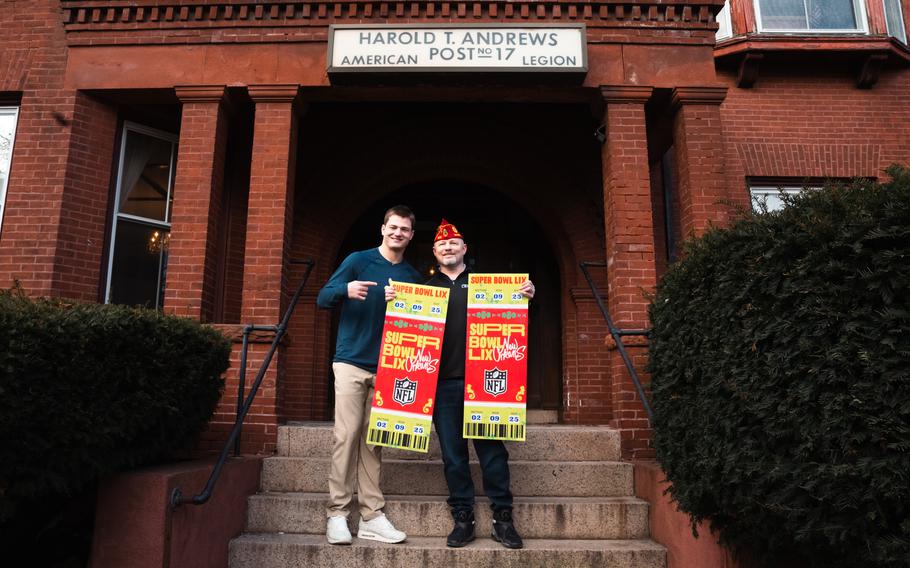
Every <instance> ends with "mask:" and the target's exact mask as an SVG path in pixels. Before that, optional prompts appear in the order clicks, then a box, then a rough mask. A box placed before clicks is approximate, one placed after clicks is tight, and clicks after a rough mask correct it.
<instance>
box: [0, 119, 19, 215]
mask: <svg viewBox="0 0 910 568" xmlns="http://www.w3.org/2000/svg"><path fill="white" fill-rule="evenodd" d="M0 115H7V116H10V115H12V117H13V135H12V137H11V138H10V141H9V150H10V152H9V164H7V168H8V170H7V174H11V173H12V171H13V152H14V151H15V149H16V130H17V129H18V128H19V107H18V106H0ZM7 187H9V175H7V176H6V178H4V180H3V185H2V186H0V231H2V230H3V218H4V217H5V216H6V189H7Z"/></svg>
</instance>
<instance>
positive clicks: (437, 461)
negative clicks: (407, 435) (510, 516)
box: [263, 456, 633, 468]
mask: <svg viewBox="0 0 910 568" xmlns="http://www.w3.org/2000/svg"><path fill="white" fill-rule="evenodd" d="M270 460H272V461H277V460H296V461H316V462H329V461H332V458H331V457H315V456H269V457H267V458H265V459H264V460H263V461H264V462H265V461H270ZM396 463H403V464H414V463H422V464H432V465H438V466H439V467H442V460H441V459H425V460H413V459H398V458H389V459H383V460H382V465H383V466H385V465H389V464H396ZM470 463H472V464H477V463H479V462H478V461H477V460H471V462H470ZM524 464H550V465H571V466H582V465H586V466H597V467H603V466H605V465H617V466H623V467H629V468H631V467H633V464H632V462H625V461H619V460H598V461H579V460H513V459H509V467H513V466H516V465H524Z"/></svg>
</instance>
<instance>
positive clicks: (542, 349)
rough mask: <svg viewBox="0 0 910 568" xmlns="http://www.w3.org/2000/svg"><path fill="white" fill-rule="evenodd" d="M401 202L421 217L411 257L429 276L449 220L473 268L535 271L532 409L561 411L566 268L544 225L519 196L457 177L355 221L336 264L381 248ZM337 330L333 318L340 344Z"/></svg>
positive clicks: (384, 202)
mask: <svg viewBox="0 0 910 568" xmlns="http://www.w3.org/2000/svg"><path fill="white" fill-rule="evenodd" d="M397 204H405V205H407V206H409V207H411V209H413V210H414V212H415V214H416V215H417V233H416V234H415V236H414V240H413V241H412V242H411V244H410V246H409V247H408V250H407V253H406V255H405V257H406V258H407V260H408V261H409V262H410V263H411V264H412V265H413V266H414V267H415V268H416V269H417V270H418V271H420V273H421V274H423V275H425V276H426V277H429V276H430V270H431V269H432V268H434V262H435V261H434V258H433V253H432V251H431V249H432V243H433V237H434V235H435V231H436V227H437V225H438V224H439V221H440V219H441V218H442V217H445V218H446V219H447V220H448V221H449V222H451V223H453V224H455V226H457V227H458V229H459V230H460V231H461V232H462V234H463V235H465V239H466V242H467V244H468V254H467V257H466V260H467V263H468V266H469V267H470V269H471V270H472V271H475V272H528V273H529V274H530V275H531V279H532V280H533V281H534V284H535V286H536V288H537V294H536V296H535V298H534V301H533V302H531V307H530V310H531V312H530V318H531V319H530V331H529V338H528V340H529V346H528V347H529V354H528V408H542V409H548V410H555V409H558V408H559V406H560V396H561V393H560V387H561V383H562V380H561V378H562V372H561V368H562V317H561V312H560V289H559V283H560V278H559V266H558V264H557V262H556V255H555V254H554V252H553V249H552V247H551V246H550V244H549V243H548V242H547V240H546V238H545V237H544V235H543V232H542V231H541V230H540V227H539V225H538V224H537V222H536V221H534V220H533V219H532V218H531V216H530V215H529V214H528V213H527V212H526V211H525V210H524V209H523V208H522V207H521V206H519V205H518V204H517V203H516V202H515V201H513V200H512V199H510V198H508V197H507V196H505V195H503V194H502V193H499V192H497V191H494V190H492V189H490V188H487V187H483V186H480V185H476V184H472V183H466V182H462V181H458V180H452V179H440V180H434V181H430V182H423V183H417V184H413V185H409V186H406V187H403V188H401V189H399V190H397V191H394V192H392V193H391V194H389V195H386V196H385V197H383V198H382V199H381V200H379V201H377V202H376V203H374V204H373V205H372V206H371V207H370V208H369V209H368V210H367V211H366V212H365V213H364V214H363V215H362V216H361V217H360V218H359V219H358V220H357V221H356V222H355V223H354V225H353V226H352V227H351V229H350V231H349V232H348V235H347V237H346V238H345V240H344V242H343V244H342V246H341V250H340V253H339V258H338V259H337V261H336V264H335V266H337V265H338V263H340V262H341V260H342V259H344V257H345V256H347V255H348V254H350V253H351V252H354V251H357V250H363V249H367V248H371V247H375V246H378V245H379V243H380V234H379V229H380V226H381V225H382V217H383V214H384V212H385V211H386V210H387V209H388V208H389V207H391V206H393V205H397ZM335 319H337V314H336V315H335ZM335 332H336V321H333V323H332V338H333V339H332V345H333V346H334V337H335ZM330 386H331V383H330ZM331 396H332V393H330V398H331Z"/></svg>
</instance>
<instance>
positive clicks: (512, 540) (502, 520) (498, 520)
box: [493, 509, 524, 548]
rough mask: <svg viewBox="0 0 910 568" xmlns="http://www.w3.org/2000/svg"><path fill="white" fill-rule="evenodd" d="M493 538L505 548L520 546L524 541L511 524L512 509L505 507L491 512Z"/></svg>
mask: <svg viewBox="0 0 910 568" xmlns="http://www.w3.org/2000/svg"><path fill="white" fill-rule="evenodd" d="M493 540H495V541H496V542H500V543H502V545H503V546H504V547H506V548H522V547H524V542H522V540H521V537H520V536H519V535H518V531H516V530H515V525H514V524H512V511H511V510H509V509H505V510H502V511H494V512H493Z"/></svg>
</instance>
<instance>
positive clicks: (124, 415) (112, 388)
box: [0, 291, 230, 521]
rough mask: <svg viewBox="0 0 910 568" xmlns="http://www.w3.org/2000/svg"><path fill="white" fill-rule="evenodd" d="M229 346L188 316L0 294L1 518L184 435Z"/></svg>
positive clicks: (145, 457)
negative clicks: (187, 317)
mask: <svg viewBox="0 0 910 568" xmlns="http://www.w3.org/2000/svg"><path fill="white" fill-rule="evenodd" d="M229 353H230V345H229V342H228V341H227V340H226V339H225V338H224V336H223V335H221V334H220V333H219V332H218V331H216V330H214V329H211V328H207V327H203V326H201V325H199V324H198V323H196V322H194V321H191V320H187V319H182V318H178V317H174V316H167V315H163V314H161V313H159V312H156V311H152V310H147V309H141V308H130V307H125V306H112V305H96V304H78V303H76V304H73V303H66V302H63V301H60V300H30V299H27V298H25V297H23V296H22V294H21V293H18V292H17V291H8V292H2V293H0V439H2V440H3V442H2V444H0V521H4V520H9V519H11V518H12V517H13V515H15V514H16V512H17V507H20V506H25V505H28V504H29V503H34V502H39V501H41V500H42V499H46V498H47V497H48V496H67V495H74V494H77V493H78V492H79V491H81V490H83V489H84V488H86V487H87V486H89V485H90V484H91V483H93V482H94V481H95V480H97V479H98V478H99V477H100V476H102V475H105V474H108V473H111V472H113V471H116V470H120V469H124V468H129V467H133V466H138V465H141V464H147V463H151V462H154V461H157V460H161V459H164V458H166V457H168V456H169V454H171V453H172V452H173V451H174V450H175V449H180V448H183V447H185V446H186V445H188V444H190V443H192V441H193V439H194V437H195V436H197V435H198V434H199V432H200V431H201V430H202V429H203V427H204V426H205V425H206V423H207V421H208V419H209V418H210V417H211V415H212V413H213V411H214V409H215V406H216V404H217V402H218V399H219V397H220V393H221V390H222V388H223V380H222V378H221V375H222V374H223V373H224V371H225V370H226V369H227V366H228V357H229Z"/></svg>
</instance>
